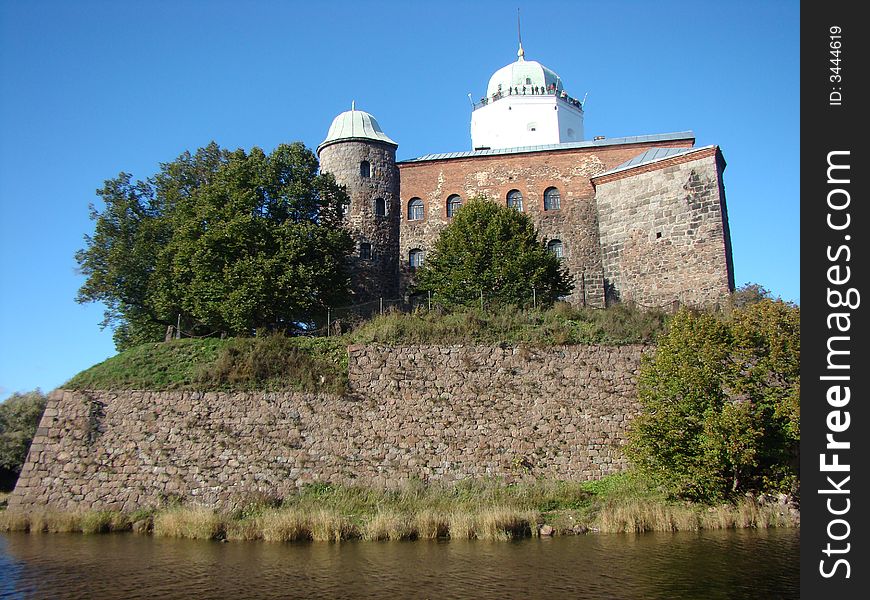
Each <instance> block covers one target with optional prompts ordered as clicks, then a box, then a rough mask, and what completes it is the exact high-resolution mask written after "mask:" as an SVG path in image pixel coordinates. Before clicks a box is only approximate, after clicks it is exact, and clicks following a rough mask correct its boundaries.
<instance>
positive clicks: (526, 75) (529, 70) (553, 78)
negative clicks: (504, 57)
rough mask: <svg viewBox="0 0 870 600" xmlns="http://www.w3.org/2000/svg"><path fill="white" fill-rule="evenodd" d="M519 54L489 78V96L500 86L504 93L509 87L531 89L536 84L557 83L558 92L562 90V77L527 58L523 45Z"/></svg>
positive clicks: (541, 85)
mask: <svg viewBox="0 0 870 600" xmlns="http://www.w3.org/2000/svg"><path fill="white" fill-rule="evenodd" d="M517 54H518V56H519V59H518V60H517V61H516V62H514V63H511V64H509V65H507V66H505V67H502V68H501V69H499V70H498V71H496V72H495V73H494V74H493V76H492V77H490V78H489V85H488V86H487V87H486V95H487V97H488V98H491V97H492V95H493V94H495V93H498V91H499V86H501V90H502V93H503V94H507V89H508V88H509V87H512V88H513V87H516V88H519V89H522V88H523V86H526V89H527V90H529V89H531V88H532V87H535V86H537V87H539V88H540V87H543V88H545V89H546V88H549V87H550V85H555V86H556V91H557V92H561V91H562V78H561V77H559V76H558V75H556V74H555V73H554V72H553V71H551V70H550V69H548V68H547V67H545V66H544V65H542V64H541V63H539V62H537V61H534V60H525V59H524V58H523V50H522V47H521V48H520V51H519V52H518V53H517Z"/></svg>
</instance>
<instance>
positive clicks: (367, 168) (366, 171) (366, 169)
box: [359, 160, 372, 179]
mask: <svg viewBox="0 0 870 600" xmlns="http://www.w3.org/2000/svg"><path fill="white" fill-rule="evenodd" d="M359 175H360V177H363V178H365V179H368V178H369V177H371V176H372V165H371V164H370V163H369V161H367V160H364V161H362V162H361V163H360V164H359Z"/></svg>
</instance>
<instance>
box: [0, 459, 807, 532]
mask: <svg viewBox="0 0 870 600" xmlns="http://www.w3.org/2000/svg"><path fill="white" fill-rule="evenodd" d="M142 519H150V520H152V522H153V528H152V533H153V535H155V536H158V537H176V538H189V539H203V540H216V539H227V540H265V541H269V542H295V541H305V540H310V541H324V542H327V541H329V542H338V541H342V540H348V539H363V540H370V541H380V540H413V539H441V538H447V539H480V540H510V539H515V538H521V537H529V536H536V535H538V534H539V531H540V527H541V526H542V525H545V524H546V525H550V526H552V527H553V529H554V530H555V533H556V534H560V533H561V534H570V533H577V532H580V531H590V530H591V531H598V532H602V533H642V532H647V531H696V530H699V529H729V528H744V527H752V528H766V527H788V526H794V525H795V523H794V522H793V521H792V517H791V516H790V515H789V514H788V513H787V512H785V511H783V510H782V507H780V506H778V505H776V504H762V503H759V502H756V501H755V500H754V499H750V498H744V499H742V500H741V501H739V502H738V503H736V504H727V505H722V506H706V505H699V504H688V503H680V502H669V501H668V500H667V499H665V498H664V496H662V495H661V494H660V493H659V492H658V491H656V490H655V489H652V488H650V487H649V486H648V485H647V484H646V483H645V482H644V481H643V480H641V479H639V478H638V477H637V476H635V475H633V474H630V473H629V474H622V475H614V476H610V477H607V478H605V479H603V480H600V481H595V482H586V483H576V482H561V481H537V482H532V483H519V484H511V485H505V484H503V483H502V482H499V481H494V480H487V481H472V482H464V483H460V484H458V485H455V486H445V485H436V484H429V485H425V484H423V483H420V482H410V483H408V484H406V485H404V486H403V487H401V488H400V489H396V490H376V489H373V488H366V487H361V486H332V485H324V484H314V485H309V486H306V487H304V488H303V489H302V490H301V491H300V492H299V493H297V494H294V495H293V496H291V497H288V498H285V499H284V500H283V501H281V500H278V499H275V498H265V497H251V498H249V499H248V500H247V501H240V502H238V503H237V505H236V508H235V509H233V510H226V511H218V510H215V509H213V508H209V507H205V506H200V505H196V504H191V505H172V506H167V507H164V508H162V509H159V510H157V511H156V512H155V511H139V512H137V513H134V514H132V515H124V514H121V513H117V512H93V511H91V512H62V511H37V512H33V513H30V514H22V513H18V512H10V511H0V531H30V532H34V533H37V532H82V533H106V532H110V531H129V530H130V529H131V528H132V526H133V523H134V522H137V521H140V520H142Z"/></svg>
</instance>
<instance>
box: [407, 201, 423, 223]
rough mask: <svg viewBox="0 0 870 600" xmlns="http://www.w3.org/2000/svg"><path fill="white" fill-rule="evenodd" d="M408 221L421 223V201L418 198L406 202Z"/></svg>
mask: <svg viewBox="0 0 870 600" xmlns="http://www.w3.org/2000/svg"><path fill="white" fill-rule="evenodd" d="M408 220H409V221H422V220H423V201H422V200H420V199H419V198H411V199H410V200H409V201H408Z"/></svg>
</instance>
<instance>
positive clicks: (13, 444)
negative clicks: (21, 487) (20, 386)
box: [0, 389, 46, 490]
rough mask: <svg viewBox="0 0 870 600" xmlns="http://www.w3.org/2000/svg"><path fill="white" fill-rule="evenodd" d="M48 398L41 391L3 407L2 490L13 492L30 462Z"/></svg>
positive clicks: (13, 398) (17, 397)
mask: <svg viewBox="0 0 870 600" xmlns="http://www.w3.org/2000/svg"><path fill="white" fill-rule="evenodd" d="M45 403H46V397H45V394H43V393H42V392H41V391H39V390H38V389H37V390H35V391H32V392H27V393H26V394H20V393H15V394H12V395H11V396H10V397H9V398H7V399H6V400H5V401H4V402H2V403H0V489H6V490H9V489H12V488H13V487H14V486H15V480H16V479H17V478H18V474H19V473H21V467H23V466H24V461H25V460H26V459H27V451H28V450H29V449H30V442H31V441H32V440H33V436H34V435H35V434H36V428H37V427H38V426H39V420H40V419H41V418H42V412H43V411H44V410H45Z"/></svg>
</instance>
